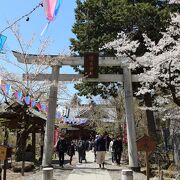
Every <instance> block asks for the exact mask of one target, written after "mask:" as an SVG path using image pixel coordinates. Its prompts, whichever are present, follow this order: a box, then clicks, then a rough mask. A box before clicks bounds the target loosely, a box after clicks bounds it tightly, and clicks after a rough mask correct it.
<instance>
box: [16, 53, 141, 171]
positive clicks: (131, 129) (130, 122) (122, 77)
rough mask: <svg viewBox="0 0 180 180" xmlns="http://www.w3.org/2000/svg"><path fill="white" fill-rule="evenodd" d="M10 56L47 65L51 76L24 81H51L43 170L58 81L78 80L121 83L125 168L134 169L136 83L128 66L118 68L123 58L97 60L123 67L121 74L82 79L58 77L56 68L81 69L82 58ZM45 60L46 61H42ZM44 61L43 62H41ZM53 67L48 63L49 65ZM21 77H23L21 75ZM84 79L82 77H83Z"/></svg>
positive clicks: (49, 151) (49, 152)
mask: <svg viewBox="0 0 180 180" xmlns="http://www.w3.org/2000/svg"><path fill="white" fill-rule="evenodd" d="M13 54H14V56H15V57H16V58H17V60H18V62H20V63H27V64H37V65H38V64H41V65H42V62H43V64H44V65H49V66H51V67H52V74H38V75H33V74H28V78H30V79H33V80H34V81H44V80H51V81H52V85H51V86H50V95H49V104H48V118H47V123H46V130H45V138H44V153H43V162H42V166H43V167H48V166H50V165H51V160H52V153H53V132H54V124H55V114H56V104H57V91H58V88H57V85H58V81H72V80H73V81H75V80H79V79H80V78H82V81H86V82H87V81H88V82H123V83H124V92H125V110H126V122H127V138H128V156H129V166H130V167H131V168H134V169H137V168H138V158H137V146H136V132H135V123H134V114H133V113H134V111H133V92H132V82H138V75H131V71H130V70H129V69H128V67H126V66H123V65H122V63H121V62H122V60H123V59H125V58H126V59H127V57H120V58H116V57H99V66H111V67H112V66H121V67H122V68H123V74H99V77H98V78H85V77H84V75H82V74H59V70H60V67H61V66H63V65H68V66H83V65H84V58H83V57H73V56H64V57H62V56H58V55H45V56H44V55H42V56H41V55H32V54H21V53H19V52H15V51H13ZM45 59H46V60H45ZM42 60H45V61H42ZM54 61H55V62H56V63H54V64H55V65H53V64H52V62H54ZM23 76H24V78H27V77H25V75H23ZM83 77H84V78H83Z"/></svg>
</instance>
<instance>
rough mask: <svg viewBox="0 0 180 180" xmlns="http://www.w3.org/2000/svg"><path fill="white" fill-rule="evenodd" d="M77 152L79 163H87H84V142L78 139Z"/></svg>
mask: <svg viewBox="0 0 180 180" xmlns="http://www.w3.org/2000/svg"><path fill="white" fill-rule="evenodd" d="M77 150H78V157H79V163H82V160H85V162H87V161H86V144H85V141H84V140H82V139H80V140H79V141H78V147H77Z"/></svg>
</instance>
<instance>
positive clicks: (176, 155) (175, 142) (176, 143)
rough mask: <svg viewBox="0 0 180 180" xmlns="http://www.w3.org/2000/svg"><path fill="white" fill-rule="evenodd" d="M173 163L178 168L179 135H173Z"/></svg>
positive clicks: (179, 161)
mask: <svg viewBox="0 0 180 180" xmlns="http://www.w3.org/2000/svg"><path fill="white" fill-rule="evenodd" d="M174 161H175V165H176V166H180V133H179V134H176V135H174Z"/></svg>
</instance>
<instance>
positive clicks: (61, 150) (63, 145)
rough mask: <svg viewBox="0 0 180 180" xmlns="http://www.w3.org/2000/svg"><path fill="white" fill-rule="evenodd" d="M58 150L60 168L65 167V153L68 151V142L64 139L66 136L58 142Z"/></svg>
mask: <svg viewBox="0 0 180 180" xmlns="http://www.w3.org/2000/svg"><path fill="white" fill-rule="evenodd" d="M56 150H57V152H58V155H59V166H61V167H63V165H64V153H65V152H66V151H67V142H66V140H65V139H64V136H61V137H60V138H59V141H58V142H57V146H56Z"/></svg>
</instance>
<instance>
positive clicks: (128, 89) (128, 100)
mask: <svg viewBox="0 0 180 180" xmlns="http://www.w3.org/2000/svg"><path fill="white" fill-rule="evenodd" d="M123 77H124V93H125V110H126V124H127V126H126V127H127V139H128V156H129V166H130V167H131V168H132V169H134V170H138V169H139V167H138V158H137V145H136V132H135V123H134V108H133V91H132V79H131V78H132V77H131V70H130V69H128V68H127V67H124V68H123Z"/></svg>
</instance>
